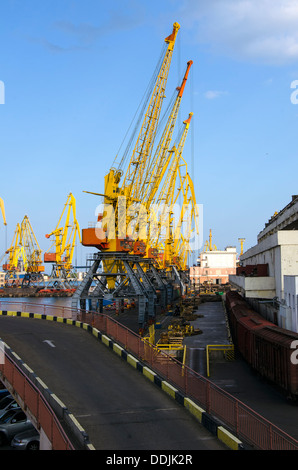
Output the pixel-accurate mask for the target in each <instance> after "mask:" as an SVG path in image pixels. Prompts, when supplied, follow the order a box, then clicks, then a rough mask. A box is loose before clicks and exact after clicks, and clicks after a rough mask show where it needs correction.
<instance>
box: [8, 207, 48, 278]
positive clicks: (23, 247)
mask: <svg viewBox="0 0 298 470" xmlns="http://www.w3.org/2000/svg"><path fill="white" fill-rule="evenodd" d="M41 252H42V251H41V249H40V247H39V245H38V242H37V239H36V236H35V234H34V231H33V228H32V225H31V223H30V220H29V217H28V216H27V215H25V216H24V218H23V220H22V222H21V224H19V223H18V224H17V226H16V229H15V232H14V236H13V240H12V243H11V246H10V248H9V249H8V250H7V251H6V254H8V255H9V261H8V263H6V264H4V265H3V269H4V271H6V280H7V282H8V284H15V283H16V284H18V283H19V281H20V277H19V274H20V273H21V272H22V271H24V274H22V286H23V287H24V286H29V285H30V284H31V285H32V283H36V282H40V281H41V280H42V275H41V273H42V272H43V271H44V266H42V259H41ZM18 277H19V279H18ZM16 280H18V282H16Z"/></svg>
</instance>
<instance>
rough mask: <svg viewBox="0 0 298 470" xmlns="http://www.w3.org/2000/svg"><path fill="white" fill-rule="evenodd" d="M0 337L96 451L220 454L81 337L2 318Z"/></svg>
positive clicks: (109, 354) (190, 423)
mask: <svg viewBox="0 0 298 470" xmlns="http://www.w3.org/2000/svg"><path fill="white" fill-rule="evenodd" d="M0 338H1V339H2V340H3V341H4V342H6V343H7V344H8V345H9V346H10V347H11V348H12V349H13V350H14V351H15V352H16V353H17V354H18V355H19V356H20V357H21V358H22V360H23V361H24V362H26V363H27V364H28V365H29V366H30V367H31V368H32V369H33V370H34V372H35V373H36V374H37V375H38V376H39V377H40V378H41V379H42V380H43V381H44V382H45V384H46V385H47V386H48V387H49V388H50V389H51V391H52V392H54V393H55V394H56V395H57V396H58V397H59V398H60V400H62V402H63V403H64V404H65V405H66V406H67V407H68V409H69V410H70V411H71V412H72V413H73V414H74V415H75V417H76V418H77V419H78V421H79V422H80V424H81V425H82V426H83V428H84V429H85V430H86V432H87V433H88V435H89V438H90V441H91V443H92V444H93V445H94V447H95V448H96V449H104V450H224V449H226V447H225V446H224V445H223V444H222V443H221V442H220V441H218V439H217V438H216V437H215V436H213V435H212V434H210V433H209V432H208V431H207V430H206V429H205V428H204V427H203V426H201V425H200V423H198V422H197V421H196V420H195V419H194V418H193V417H192V416H191V415H190V414H189V413H188V412H187V410H186V409H184V408H183V407H182V406H180V405H179V404H178V403H176V402H175V401H174V400H173V399H171V398H170V397H169V396H168V395H166V394H165V393H164V392H163V391H161V390H160V389H159V388H158V387H157V386H156V385H154V384H152V383H151V382H150V381H149V380H148V379H146V378H145V377H144V376H143V375H142V374H141V373H139V372H138V371H136V370H134V369H133V368H132V367H131V366H130V365H129V364H127V363H126V362H125V361H124V360H122V359H121V358H119V357H118V356H117V355H116V354H115V353H113V351H111V350H110V349H108V348H107V347H106V346H105V345H103V344H102V343H101V342H99V341H98V340H96V338H95V337H93V336H92V335H90V334H89V333H87V332H86V331H84V330H81V329H79V328H77V327H74V326H69V325H64V324H60V323H56V322H50V321H46V320H36V319H29V318H20V317H3V316H1V317H0Z"/></svg>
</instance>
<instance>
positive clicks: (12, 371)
mask: <svg viewBox="0 0 298 470" xmlns="http://www.w3.org/2000/svg"><path fill="white" fill-rule="evenodd" d="M0 377H2V379H3V382H4V383H7V382H8V384H9V385H10V388H11V390H12V391H13V394H14V395H17V397H18V401H22V402H23V403H24V408H25V412H26V414H27V415H29V417H30V419H32V418H33V419H34V423H33V424H34V425H35V426H36V428H37V429H38V430H41V429H42V430H43V431H44V433H45V434H46V436H47V438H48V439H49V441H50V442H51V445H52V449H53V450H74V447H73V445H72V443H71V441H70V440H69V438H68V436H67V435H66V433H65V431H64V430H63V428H62V426H61V424H60V422H59V420H58V418H57V417H56V415H55V413H54V411H53V410H52V408H51V407H50V406H49V404H48V403H47V401H46V400H45V398H44V397H43V395H42V394H41V392H40V390H38V388H37V387H36V386H35V385H34V384H33V382H32V381H31V380H30V379H29V377H27V375H25V373H24V372H23V371H22V370H21V369H20V368H19V366H18V365H17V364H16V362H15V361H14V360H13V359H12V358H11V357H10V356H9V355H8V354H7V353H6V352H5V361H4V363H3V364H0Z"/></svg>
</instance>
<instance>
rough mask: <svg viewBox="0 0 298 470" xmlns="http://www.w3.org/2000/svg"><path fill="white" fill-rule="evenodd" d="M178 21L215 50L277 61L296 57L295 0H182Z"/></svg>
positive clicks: (297, 4) (297, 14) (297, 8)
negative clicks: (183, 0)
mask: <svg viewBox="0 0 298 470" xmlns="http://www.w3.org/2000/svg"><path fill="white" fill-rule="evenodd" d="M180 21H181V25H182V24H183V25H184V26H185V27H186V28H188V27H189V28H192V29H195V30H196V31H197V36H196V38H195V39H196V40H197V41H198V42H199V43H202V44H208V45H209V46H210V47H211V49H212V50H214V51H215V52H217V51H220V52H224V53H226V54H227V55H230V56H234V57H238V58H241V59H250V60H254V61H255V60H257V61H262V62H265V63H270V64H277V65H278V64H284V63H290V62H293V61H296V60H297V59H298V27H297V25H298V0H237V1H236V0H201V1H200V2H199V1H197V0H185V2H184V5H183V11H181V20H180Z"/></svg>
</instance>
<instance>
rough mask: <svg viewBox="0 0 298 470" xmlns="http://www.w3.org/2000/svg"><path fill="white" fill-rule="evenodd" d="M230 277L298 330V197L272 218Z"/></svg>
mask: <svg viewBox="0 0 298 470" xmlns="http://www.w3.org/2000/svg"><path fill="white" fill-rule="evenodd" d="M229 279H230V283H231V285H232V286H233V287H234V288H236V289H237V290H239V291H240V292H241V293H242V294H243V295H244V296H245V297H246V299H247V300H248V301H249V302H250V303H251V304H252V306H253V307H254V308H256V310H258V311H260V313H262V314H263V315H264V316H265V317H266V318H268V319H269V320H270V321H273V322H275V323H276V324H278V325H279V326H281V327H283V328H287V329H290V330H292V331H298V329H297V328H298V326H297V325H298V320H297V318H298V317H297V294H298V292H297V279H298V196H292V201H291V202H290V203H289V204H288V205H287V206H286V207H285V208H284V209H282V210H281V211H280V212H278V213H276V214H274V216H273V217H272V218H271V219H270V220H269V221H268V223H267V224H266V225H265V228H264V229H263V230H262V231H261V232H260V233H259V235H258V243H257V245H255V246H253V247H252V248H250V249H249V250H247V251H246V252H245V253H243V254H242V255H241V256H240V266H239V267H238V268H237V274H236V275H235V276H230V277H229Z"/></svg>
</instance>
